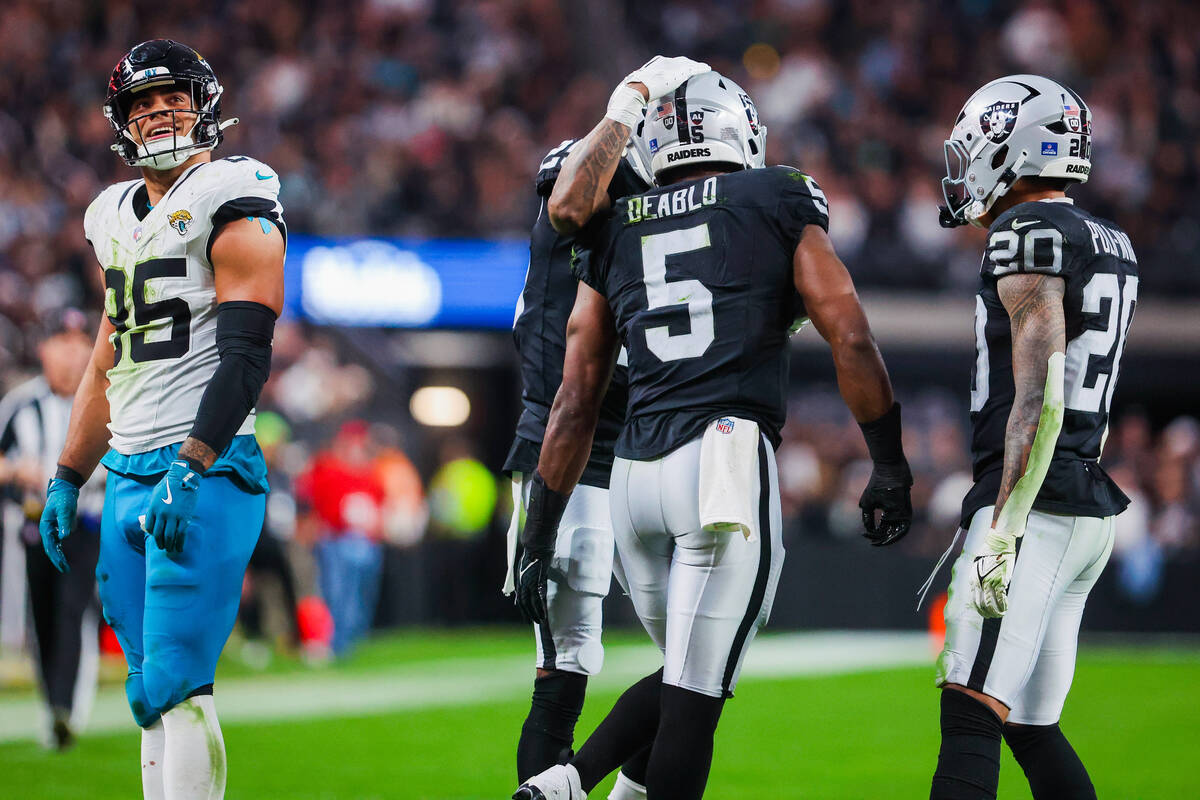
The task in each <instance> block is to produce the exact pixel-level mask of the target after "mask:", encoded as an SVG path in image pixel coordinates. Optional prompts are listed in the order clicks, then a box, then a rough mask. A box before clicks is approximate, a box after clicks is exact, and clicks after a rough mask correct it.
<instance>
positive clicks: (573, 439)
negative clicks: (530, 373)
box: [538, 283, 617, 494]
mask: <svg viewBox="0 0 1200 800" xmlns="http://www.w3.org/2000/svg"><path fill="white" fill-rule="evenodd" d="M616 356H617V332H616V328H615V327H614V324H613V320H612V312H611V311H609V308H608V301H607V300H605V299H604V297H603V296H602V295H600V294H599V293H598V292H596V291H595V290H593V289H591V288H590V287H589V286H587V284H584V283H580V284H579V293H578V295H577V296H576V299H575V307H574V308H573V309H572V311H571V319H570V321H569V322H568V323H567V353H566V357H565V359H564V361H563V381H562V384H561V385H560V386H559V387H558V393H557V394H556V395H555V396H554V405H553V406H552V407H551V408H550V419H549V421H548V422H547V423H546V436H545V438H544V439H543V440H542V452H541V457H540V459H539V460H538V472H539V473H540V474H541V476H542V480H543V481H545V483H546V486H547V487H549V488H550V489H553V490H554V491H556V492H559V493H562V494H568V493H570V492H571V491H572V490H573V489H574V488H575V484H577V483H579V478H580V476H581V475H583V469H584V467H586V466H587V460H588V455H589V454H590V453H591V451H592V437H593V435H594V434H595V432H596V423H597V421H598V420H599V419H600V405H601V402H602V401H603V399H604V392H605V390H607V389H608V382H609V379H610V378H611V377H612V371H613V366H614V365H615V364H616Z"/></svg>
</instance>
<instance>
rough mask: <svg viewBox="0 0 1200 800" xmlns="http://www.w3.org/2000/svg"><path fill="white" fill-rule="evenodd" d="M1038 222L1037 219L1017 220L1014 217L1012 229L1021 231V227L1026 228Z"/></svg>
mask: <svg viewBox="0 0 1200 800" xmlns="http://www.w3.org/2000/svg"><path fill="white" fill-rule="evenodd" d="M1037 222H1038V221H1037V220H1036V219H1027V220H1025V221H1024V222H1017V221H1016V220H1015V219H1014V220H1013V224H1012V229H1013V230H1014V231H1019V230H1021V228H1025V227H1028V226H1030V225H1036V224H1037Z"/></svg>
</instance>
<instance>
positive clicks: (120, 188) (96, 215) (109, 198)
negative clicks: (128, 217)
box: [83, 180, 141, 242]
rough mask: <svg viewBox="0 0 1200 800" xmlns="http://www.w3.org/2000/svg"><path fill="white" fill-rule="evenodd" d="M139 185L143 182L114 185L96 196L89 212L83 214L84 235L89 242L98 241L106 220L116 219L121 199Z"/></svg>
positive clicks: (89, 207) (123, 182)
mask: <svg viewBox="0 0 1200 800" xmlns="http://www.w3.org/2000/svg"><path fill="white" fill-rule="evenodd" d="M137 183H141V181H137V180H132V181H122V182H121V183H114V184H113V185H112V186H109V187H108V188H107V189H105V190H104V191H102V192H101V193H100V194H98V195H96V199H95V200H93V201H92V202H91V204H89V205H88V207H87V211H85V212H83V235H84V237H85V238H86V239H87V240H88V241H89V242H95V241H97V237H98V236H99V235H100V231H99V228H100V227H101V226H102V225H104V221H105V220H106V219H113V218H115V217H116V215H117V210H118V205H119V204H120V202H121V198H123V197H124V196H125V195H126V194H127V193H128V191H129V190H130V189H132V188H133V186H134V184H137Z"/></svg>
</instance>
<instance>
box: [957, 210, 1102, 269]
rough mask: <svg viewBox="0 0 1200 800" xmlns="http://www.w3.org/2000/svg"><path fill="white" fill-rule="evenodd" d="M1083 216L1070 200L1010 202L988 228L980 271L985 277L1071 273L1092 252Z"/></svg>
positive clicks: (1081, 267)
mask: <svg viewBox="0 0 1200 800" xmlns="http://www.w3.org/2000/svg"><path fill="white" fill-rule="evenodd" d="M1086 216H1087V215H1086V214H1085V213H1084V212H1082V211H1080V210H1079V209H1078V208H1076V207H1075V206H1074V205H1073V204H1071V203H1058V202H1045V201H1034V202H1031V203H1020V204H1018V205H1015V206H1013V207H1012V208H1010V209H1008V210H1007V211H1005V212H1004V213H1003V214H1001V215H1000V216H999V217H997V218H996V221H995V222H993V223H992V226H991V227H990V228H989V229H988V238H987V248H986V249H985V250H984V253H983V263H982V265H981V266H980V273H981V274H982V275H983V276H984V277H985V278H987V277H991V278H1001V277H1004V276H1005V275H1011V274H1040V275H1056V276H1060V277H1063V278H1066V277H1068V276H1070V275H1072V274H1075V273H1076V272H1078V271H1079V270H1081V269H1083V268H1084V267H1085V266H1086V262H1087V260H1088V258H1090V256H1091V255H1092V250H1091V247H1090V246H1089V245H1088V240H1089V239H1090V237H1091V234H1090V233H1089V232H1088V227H1087V224H1086V222H1085V220H1086Z"/></svg>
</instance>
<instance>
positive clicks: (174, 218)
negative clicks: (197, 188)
mask: <svg viewBox="0 0 1200 800" xmlns="http://www.w3.org/2000/svg"><path fill="white" fill-rule="evenodd" d="M167 224H169V225H170V226H171V227H172V228H174V229H175V232H176V233H178V234H179V235H180V236H187V231H188V226H189V225H191V224H192V215H191V214H190V213H189V212H188V210H187V209H186V208H181V209H179V210H178V211H174V212H172V213H171V215H170V216H169V217H167Z"/></svg>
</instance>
